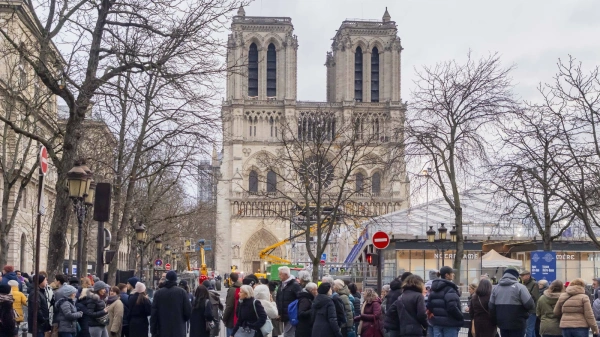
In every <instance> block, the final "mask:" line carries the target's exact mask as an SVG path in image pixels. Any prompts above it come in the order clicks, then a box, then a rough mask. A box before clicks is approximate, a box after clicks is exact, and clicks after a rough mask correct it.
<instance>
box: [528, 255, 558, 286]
mask: <svg viewBox="0 0 600 337" xmlns="http://www.w3.org/2000/svg"><path fill="white" fill-rule="evenodd" d="M531 277H533V278H535V279H536V280H537V281H540V280H547V281H548V282H552V281H554V280H556V252H545V251H535V252H531Z"/></svg>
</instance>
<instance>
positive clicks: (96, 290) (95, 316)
mask: <svg viewBox="0 0 600 337" xmlns="http://www.w3.org/2000/svg"><path fill="white" fill-rule="evenodd" d="M105 295H106V283H104V282H102V281H98V282H96V283H95V284H94V287H93V288H85V289H83V290H82V291H81V295H79V301H77V303H76V304H75V306H76V307H77V310H79V311H81V312H83V316H82V317H81V318H80V319H79V325H80V327H81V333H80V336H81V337H108V332H107V331H106V325H107V324H108V308H107V307H106V302H104V301H103V300H102V297H103V296H105Z"/></svg>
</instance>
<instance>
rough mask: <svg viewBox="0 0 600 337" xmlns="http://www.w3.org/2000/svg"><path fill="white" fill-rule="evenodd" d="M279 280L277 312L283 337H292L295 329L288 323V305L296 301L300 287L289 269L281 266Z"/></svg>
mask: <svg viewBox="0 0 600 337" xmlns="http://www.w3.org/2000/svg"><path fill="white" fill-rule="evenodd" d="M278 270H279V279H280V280H281V286H279V289H278V290H277V298H276V299H275V301H276V303H277V311H278V312H279V318H280V319H281V323H282V325H283V329H282V332H283V335H284V336H285V337H294V336H295V333H296V327H295V326H293V325H292V323H291V322H290V318H289V316H288V306H289V305H290V303H292V302H294V301H295V300H297V299H298V293H299V292H300V291H302V287H301V286H300V284H299V283H298V281H296V279H295V278H294V276H293V275H292V274H291V271H290V268H289V267H286V266H283V267H279V269H278Z"/></svg>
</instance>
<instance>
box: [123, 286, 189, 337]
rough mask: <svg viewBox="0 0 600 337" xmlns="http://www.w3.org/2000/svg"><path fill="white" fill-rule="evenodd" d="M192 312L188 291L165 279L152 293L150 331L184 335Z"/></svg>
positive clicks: (161, 333) (170, 336)
mask: <svg viewBox="0 0 600 337" xmlns="http://www.w3.org/2000/svg"><path fill="white" fill-rule="evenodd" d="M191 314H192V305H191V303H190V299H189V297H188V293H187V292H186V291H185V290H183V289H181V288H179V287H178V286H177V282H175V281H166V282H165V283H164V285H163V287H162V288H160V289H159V290H158V291H156V293H154V298H153V299H152V313H151V314H150V333H152V335H158V336H161V337H166V336H169V337H185V336H186V335H187V329H186V323H185V322H187V321H188V320H189V319H190V316H191ZM130 324H131V323H130Z"/></svg>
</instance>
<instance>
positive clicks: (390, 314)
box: [357, 279, 402, 337]
mask: <svg viewBox="0 0 600 337" xmlns="http://www.w3.org/2000/svg"><path fill="white" fill-rule="evenodd" d="M400 295H402V281H401V280H400V279H395V280H393V281H392V282H390V292H389V293H388V294H387V296H386V299H387V303H388V306H387V311H386V314H385V317H384V318H383V328H384V329H385V331H386V332H387V334H386V336H389V337H394V336H397V335H398V329H399V328H400V322H399V321H398V311H397V308H396V306H395V305H394V304H395V303H396V300H398V298H399V297H400ZM357 312H360V309H359V310H358V311H357Z"/></svg>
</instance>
